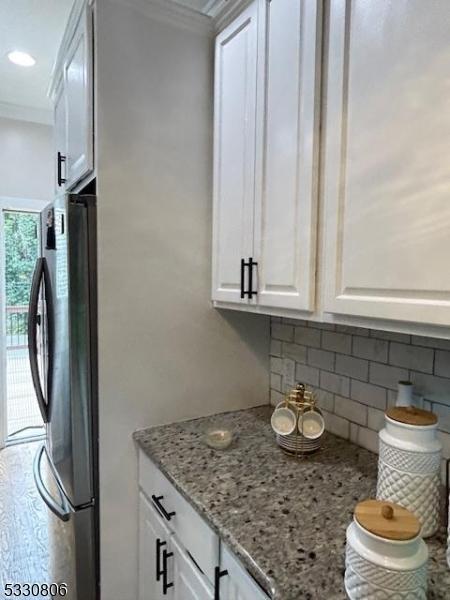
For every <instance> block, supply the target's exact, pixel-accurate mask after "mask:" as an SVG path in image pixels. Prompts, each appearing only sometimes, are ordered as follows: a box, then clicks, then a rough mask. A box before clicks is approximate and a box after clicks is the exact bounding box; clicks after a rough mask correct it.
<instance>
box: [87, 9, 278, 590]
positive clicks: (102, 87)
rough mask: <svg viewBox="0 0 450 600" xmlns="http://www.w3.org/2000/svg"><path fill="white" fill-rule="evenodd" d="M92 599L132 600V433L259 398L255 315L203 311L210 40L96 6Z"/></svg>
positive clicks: (263, 387)
mask: <svg viewBox="0 0 450 600" xmlns="http://www.w3.org/2000/svg"><path fill="white" fill-rule="evenodd" d="M96 18H97V62H98V64H97V71H96V72H97V110H98V129H97V143H98V147H97V157H98V164H97V174H98V196H99V200H98V219H99V227H98V230H99V231H98V233H99V242H98V250H99V356H100V365H99V367H100V372H99V376H100V490H101V498H100V509H101V568H102V574H101V578H102V598H103V600H135V598H136V594H137V590H136V574H137V462H136V449H135V447H134V444H133V442H132V439H131V434H132V432H133V430H135V429H136V428H141V427H145V426H149V425H156V424H160V423H166V422H170V421H175V420H182V419H187V418H190V417H196V416H200V415H206V414H210V413H214V412H220V411H225V410H233V409H238V408H242V407H248V406H252V405H257V404H263V403H267V402H268V391H267V390H268V333H269V323H268V320H267V318H266V317H261V316H255V315H244V314H239V313H232V312H227V311H224V312H222V313H220V312H218V311H216V310H214V309H213V308H212V307H211V303H210V293H211V292H210V290H211V210H212V189H211V181H212V43H211V40H210V39H208V38H207V37H203V36H201V35H198V34H194V33H190V32H188V31H186V30H182V29H177V28H175V27H173V26H171V25H168V24H164V23H161V22H156V21H152V20H150V19H149V18H146V17H144V16H143V15H142V14H140V13H138V12H134V11H133V10H131V9H129V8H125V7H123V6H120V5H118V4H116V3H115V2H111V1H106V0H105V1H104V2H100V3H97V15H96Z"/></svg>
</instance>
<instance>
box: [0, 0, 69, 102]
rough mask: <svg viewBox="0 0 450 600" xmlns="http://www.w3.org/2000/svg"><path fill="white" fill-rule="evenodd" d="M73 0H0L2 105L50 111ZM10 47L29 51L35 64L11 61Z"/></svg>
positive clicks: (0, 94) (0, 98)
mask: <svg viewBox="0 0 450 600" xmlns="http://www.w3.org/2000/svg"><path fill="white" fill-rule="evenodd" d="M72 3H73V0H0V104H1V105H3V112H5V111H7V110H8V109H11V110H10V112H11V113H14V112H17V107H27V108H31V111H30V112H33V111H34V112H35V113H36V114H39V113H42V114H44V113H45V111H49V110H50V102H49V100H48V98H47V88H48V84H49V81H50V74H51V71H52V67H53V63H54V61H55V58H56V53H57V51H58V47H59V44H60V42H61V38H62V35H63V33H64V29H65V26H66V23H67V19H68V17H69V13H70V9H71V7H72ZM11 50H21V51H23V52H28V53H29V54H31V55H32V56H33V57H34V58H35V59H36V64H35V65H34V67H28V68H25V67H19V66H17V65H14V64H13V63H11V62H10V61H9V60H8V58H7V56H6V55H7V54H8V52H10V51H11Z"/></svg>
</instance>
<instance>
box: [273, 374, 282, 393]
mask: <svg viewBox="0 0 450 600" xmlns="http://www.w3.org/2000/svg"><path fill="white" fill-rule="evenodd" d="M281 386H282V382H281V375H278V373H271V374H270V389H271V390H275V391H277V392H281Z"/></svg>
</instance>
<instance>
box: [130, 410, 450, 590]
mask: <svg viewBox="0 0 450 600" xmlns="http://www.w3.org/2000/svg"><path fill="white" fill-rule="evenodd" d="M271 411H272V409H271V408H270V407H269V406H262V407H258V408H252V409H248V410H243V411H237V412H230V413H225V414H220V415H215V416H213V417H207V418H201V419H196V420H193V421H187V422H182V423H175V424H172V425H164V426H160V427H154V428H151V429H146V430H142V431H137V432H136V433H135V434H134V439H135V440H136V442H137V443H138V445H139V446H140V447H141V448H142V449H143V450H144V452H145V453H146V454H147V455H148V456H149V457H150V458H151V459H152V460H153V461H154V462H155V463H156V464H157V465H158V466H159V468H160V469H161V471H163V473H164V474H165V475H166V476H167V477H168V479H169V480H170V481H171V482H172V483H173V484H174V485H175V487H176V488H177V489H178V490H179V491H180V492H181V494H182V495H183V496H184V497H185V498H186V499H187V500H188V501H189V502H190V504H191V505H192V506H193V507H194V508H195V509H196V510H197V512H198V513H199V514H200V515H202V517H203V518H204V519H205V520H206V521H207V522H208V523H209V525H210V526H211V527H212V528H213V529H214V530H215V531H216V532H217V533H218V534H219V536H220V537H221V539H222V540H223V541H224V542H225V543H226V544H227V545H228V546H229V548H230V549H231V550H232V551H233V552H234V553H235V554H236V555H237V557H238V558H239V559H240V560H241V562H242V563H243V564H244V566H245V567H246V568H247V569H248V571H249V572H250V573H251V574H252V575H253V576H254V578H255V579H256V580H257V581H258V582H259V584H260V585H261V586H262V587H263V588H264V589H265V590H266V591H267V592H268V593H269V594H270V596H271V597H272V598H274V599H276V600H299V599H300V598H305V599H308V598H309V599H311V600H312V599H320V600H324V598H326V599H327V600H331V599H343V598H345V597H346V594H345V591H344V582H343V575H344V552H345V550H344V548H345V531H346V528H347V525H348V524H349V523H350V521H351V519H352V515H353V509H354V507H355V504H356V503H357V502H359V501H360V500H363V499H365V498H368V497H374V494H375V487H376V476H377V456H376V455H375V454H373V453H371V452H369V451H368V450H364V449H363V448H360V447H358V446H355V445H354V444H351V443H350V442H348V441H346V440H343V439H341V438H338V437H335V436H333V435H331V434H329V433H327V434H325V436H324V443H323V446H322V448H321V450H320V451H319V452H317V453H315V454H313V455H310V456H309V457H307V458H303V459H300V460H297V459H295V458H292V457H290V456H287V455H285V454H284V453H283V452H282V451H281V450H280V449H279V448H278V446H277V445H276V442H275V437H274V434H273V431H272V429H271V427H270V422H269V421H270V414H271ZM215 423H220V424H221V425H222V424H225V425H226V426H228V427H229V428H231V429H232V430H233V431H234V432H235V434H236V439H235V441H234V442H233V444H232V446H231V447H230V448H229V449H228V450H222V451H216V450H212V449H210V448H209V447H208V446H206V444H205V443H204V439H203V436H204V432H205V430H206V429H207V428H208V427H209V426H211V425H213V424H215ZM445 542H446V533H445V528H444V526H442V528H441V530H440V532H439V533H438V534H437V535H436V536H435V537H434V538H432V539H431V540H427V544H428V547H429V549H430V561H429V592H428V598H442V599H443V598H449V597H450V592H449V590H450V570H449V569H448V567H447V564H446V560H445Z"/></svg>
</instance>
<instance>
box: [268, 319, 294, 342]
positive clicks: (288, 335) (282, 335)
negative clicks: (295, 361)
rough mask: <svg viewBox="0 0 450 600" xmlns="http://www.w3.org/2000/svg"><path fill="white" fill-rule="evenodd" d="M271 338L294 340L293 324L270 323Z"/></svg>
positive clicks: (284, 340) (286, 340)
mask: <svg viewBox="0 0 450 600" xmlns="http://www.w3.org/2000/svg"><path fill="white" fill-rule="evenodd" d="M272 338H273V339H275V340H281V341H282V342H293V341H294V326H293V325H285V324H284V323H272Z"/></svg>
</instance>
